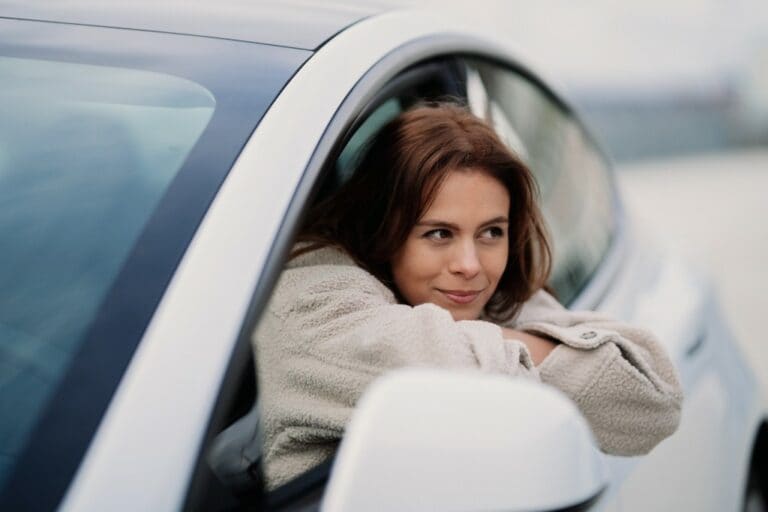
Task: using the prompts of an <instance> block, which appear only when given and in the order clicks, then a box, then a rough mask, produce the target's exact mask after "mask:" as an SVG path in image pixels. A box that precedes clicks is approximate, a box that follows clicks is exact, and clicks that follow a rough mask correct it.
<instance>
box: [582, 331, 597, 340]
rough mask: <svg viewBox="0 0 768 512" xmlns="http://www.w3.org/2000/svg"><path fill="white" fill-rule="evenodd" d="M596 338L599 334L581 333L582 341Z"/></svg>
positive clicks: (592, 332)
mask: <svg viewBox="0 0 768 512" xmlns="http://www.w3.org/2000/svg"><path fill="white" fill-rule="evenodd" d="M595 336H597V333H596V332H595V331H587V332H583V333H581V339H583V340H591V339H592V338H594V337H595Z"/></svg>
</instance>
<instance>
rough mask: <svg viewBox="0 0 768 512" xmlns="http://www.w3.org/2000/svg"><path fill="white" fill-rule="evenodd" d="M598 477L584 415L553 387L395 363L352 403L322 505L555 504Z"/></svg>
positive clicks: (597, 488)
mask: <svg viewBox="0 0 768 512" xmlns="http://www.w3.org/2000/svg"><path fill="white" fill-rule="evenodd" d="M606 482H607V476H606V471H605V466H604V463H603V458H602V456H601V454H600V453H599V452H598V450H597V448H596V445H595V443H594V439H593V437H592V433H591V431H590V429H589V427H588V426H587V423H586V421H585V420H584V418H583V416H582V415H581V414H580V413H579V411H578V410H577V409H576V407H575V405H574V404H573V403H572V402H571V401H570V400H569V399H568V398H566V397H565V396H564V395H562V394H561V393H560V392H558V391H557V390H555V389H554V388H551V387H549V386H546V385H543V384H540V383H537V382H533V381H528V380H525V379H510V378H507V377H503V376H493V375H485V374H480V373H455V372H448V371H439V370H426V369H423V370H422V369H418V370H416V369H411V370H399V371H395V372H392V373H390V374H388V375H386V376H384V377H383V378H381V379H379V380H377V381H376V382H375V383H374V384H373V385H372V386H371V387H370V388H369V390H368V391H367V392H366V393H365V394H364V396H363V397H362V399H361V400H360V402H359V404H358V407H357V409H356V410H355V413H354V414H353V417H352V419H351V421H350V424H349V427H348V429H347V432H346V434H345V436H344V439H343V441H342V443H341V446H340V449H339V452H338V455H337V457H336V461H335V462H334V466H333V470H332V472H331V478H330V482H329V484H328V487H327V488H326V494H325V497H324V500H323V510H326V511H334V512H336V511H341V512H343V511H354V510H446V511H448V510H455V511H459V510H560V509H564V508H567V507H573V506H576V505H580V504H585V503H589V502H591V501H593V500H594V499H596V498H597V496H599V495H600V494H601V492H602V490H603V489H604V488H605V487H606Z"/></svg>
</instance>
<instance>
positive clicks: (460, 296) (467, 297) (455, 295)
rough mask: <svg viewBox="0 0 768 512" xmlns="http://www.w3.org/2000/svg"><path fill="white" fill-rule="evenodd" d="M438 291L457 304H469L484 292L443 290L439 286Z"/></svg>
mask: <svg viewBox="0 0 768 512" xmlns="http://www.w3.org/2000/svg"><path fill="white" fill-rule="evenodd" d="M437 291H439V292H440V293H442V294H443V295H445V296H446V297H448V299H450V300H451V301H453V302H455V303H457V304H469V303H470V302H472V301H473V300H475V299H476V298H477V296H478V295H480V293H481V292H482V290H441V289H439V288H438V289H437Z"/></svg>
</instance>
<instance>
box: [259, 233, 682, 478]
mask: <svg viewBox="0 0 768 512" xmlns="http://www.w3.org/2000/svg"><path fill="white" fill-rule="evenodd" d="M506 326H507V327H512V328H514V329H518V330H522V331H527V332H531V333H534V334H543V335H546V336H549V337H551V338H554V339H555V340H557V341H559V342H560V343H559V345H558V346H557V347H556V348H555V349H554V350H553V351H552V352H551V353H550V354H549V355H548V356H547V357H546V359H545V360H544V361H542V363H541V364H540V365H539V366H538V367H535V366H534V365H533V362H532V360H531V357H530V355H529V353H528V350H527V348H526V347H525V345H524V344H523V343H521V342H519V341H516V340H510V339H504V338H503V336H502V330H501V328H500V327H499V326H498V325H496V324H494V323H491V322H488V321H484V320H471V321H467V320H464V321H454V320H453V318H452V317H451V315H450V313H449V312H448V311H447V310H445V309H443V308H440V307H439V306H436V305H434V304H422V305H419V306H416V307H411V306H408V305H404V304H399V303H398V302H397V299H396V298H395V296H394V294H393V293H392V292H391V290H390V289H389V288H387V287H386V286H385V285H384V284H382V283H381V282H380V281H378V280H377V279H376V278H375V277H374V276H372V275H371V274H369V273H368V272H366V271H365V270H363V269H361V268H360V267H358V266H356V265H355V263H354V262H353V261H352V259H351V258H349V256H348V255H346V254H345V253H343V252H341V251H339V250H336V249H334V248H330V247H325V248H322V249H318V250H315V251H312V252H310V253H307V254H303V255H301V256H299V257H296V258H294V259H293V260H291V261H290V262H289V264H288V265H287V266H286V268H285V269H284V271H283V273H282V274H281V277H280V279H279V282H278V284H277V286H276V289H275V291H274V293H273V295H272V298H271V301H270V303H269V305H268V306H267V308H266V311H265V312H264V315H263V317H262V319H261V321H260V323H259V326H258V328H257V330H256V332H255V333H254V335H253V345H254V349H255V357H256V361H257V364H258V369H259V371H258V375H259V383H258V386H259V405H260V408H261V415H262V427H263V428H264V437H265V439H264V441H265V443H264V444H265V451H264V458H263V463H264V466H263V467H264V468H265V476H266V481H267V487H268V488H269V489H273V488H275V487H277V486H279V485H281V484H283V483H285V482H287V481H289V480H290V479H292V478H294V477H296V476H298V475H299V474H301V473H303V472H305V471H307V470H309V469H311V468H312V467H314V466H316V465H318V464H320V463H321V462H323V461H325V460H326V459H328V458H329V457H331V456H332V455H333V454H334V452H335V450H336V448H337V446H338V443H339V441H340V439H341V437H342V435H343V433H344V428H345V426H346V424H347V421H348V419H349V417H350V415H351V413H352V409H353V408H354V406H355V404H356V403H357V400H358V399H359V398H360V395H361V394H362V393H363V391H364V390H365V389H366V387H367V386H368V385H369V384H370V383H371V382H372V381H373V380H374V379H375V378H376V377H378V376H380V375H381V374H383V373H384V372H386V371H387V370H391V369H394V368H403V367H413V366H421V367H438V368H457V369H458V368H461V369H469V368H474V369H477V370H478V371H481V372H488V373H495V374H503V375H508V376H509V377H510V378H517V377H521V378H530V379H536V380H541V381H543V382H545V383H547V384H550V385H552V386H555V387H556V388H558V389H560V390H561V391H563V392H564V393H565V394H566V395H567V396H568V397H570V398H571V399H572V400H573V401H574V402H575V403H576V405H577V406H578V407H579V409H580V411H581V412H582V413H583V414H584V416H585V417H586V419H587V421H588V422H589V424H590V426H591V428H592V430H593V432H594V434H595V437H596V439H597V441H598V444H599V446H600V448H601V449H602V450H603V451H604V452H606V453H610V454H614V455H639V454H644V453H647V452H648V451H650V450H651V449H652V448H653V447H654V446H656V444H658V443H659V442H660V441H661V440H662V439H664V438H666V437H667V436H669V435H670V434H672V433H673V432H674V431H675V429H676V428H677V425H678V423H679V419H680V408H681V403H682V391H681V388H680V384H679V382H678V379H677V376H676V373H675V369H674V367H673V365H672V363H671V362H670V360H669V358H668V356H667V355H666V354H665V352H664V350H663V349H662V347H661V346H660V344H659V343H658V341H657V340H656V339H655V338H654V336H653V335H652V334H651V333H650V332H648V331H647V330H645V329H641V328H638V327H632V326H629V325H626V324H622V323H620V322H616V321H612V320H610V319H608V318H606V317H605V316H603V315H600V314H598V313H594V312H574V311H569V310H567V309H565V308H564V307H563V306H561V305H560V304H559V303H558V302H557V301H556V300H555V299H554V298H553V297H552V296H550V295H549V294H547V293H546V292H545V291H539V292H537V293H536V294H535V295H534V296H533V297H532V298H531V299H530V300H529V301H528V302H526V303H525V304H524V305H523V307H522V309H521V310H520V312H519V313H518V315H517V316H516V318H514V319H513V320H512V321H510V322H508V323H507V324H506Z"/></svg>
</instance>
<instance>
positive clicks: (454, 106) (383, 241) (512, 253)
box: [291, 102, 552, 322]
mask: <svg viewBox="0 0 768 512" xmlns="http://www.w3.org/2000/svg"><path fill="white" fill-rule="evenodd" d="M355 167H356V169H355V172H354V174H353V175H352V177H351V178H350V179H349V181H347V182H346V183H345V184H344V185H343V186H342V187H340V188H339V189H338V190H337V191H336V192H335V193H334V194H332V195H331V196H330V197H328V198H326V199H325V200H322V201H320V202H319V203H317V204H316V205H315V206H314V207H313V208H311V210H310V211H309V212H308V215H307V221H306V222H305V224H304V226H303V228H302V230H301V231H300V233H299V236H298V241H300V242H310V243H309V244H308V245H305V246H303V247H302V248H301V249H299V250H298V251H294V253H293V254H292V255H291V256H292V257H295V256H297V255H299V254H303V253H305V252H309V251H311V250H314V249H316V248H318V247H321V246H325V245H333V246H336V247H338V248H340V249H342V250H344V251H345V252H347V253H348V254H349V255H350V256H351V257H352V258H353V259H354V260H355V261H356V262H357V264H358V265H360V266H361V267H362V268H364V269H365V270H367V271H368V272H370V273H371V274H373V275H374V276H375V277H376V278H378V279H379V280H380V281H382V282H383V283H384V284H386V285H387V286H388V287H389V288H390V289H392V291H393V292H394V293H395V294H396V295H397V296H398V297H399V298H400V299H401V300H402V297H401V296H400V294H399V292H398V290H397V288H396V287H395V285H394V281H393V279H392V274H391V270H390V262H391V261H392V259H393V257H394V255H395V254H396V253H397V252H398V251H399V250H400V249H401V248H402V246H403V245H404V243H405V241H406V239H407V237H408V235H409V233H410V232H411V230H412V229H413V227H414V226H415V225H416V224H417V223H418V221H419V219H420V218H421V216H422V215H423V214H424V212H426V210H427V209H428V208H429V206H430V204H431V203H432V201H433V199H434V197H435V194H436V192H437V190H438V188H439V187H440V185H441V183H442V181H443V180H444V179H445V177H446V176H447V175H448V173H449V172H451V171H455V170H462V169H473V170H478V169H479V170H482V171H483V172H486V173H488V174H489V175H490V176H492V177H494V178H496V179H497V180H498V181H499V182H501V183H502V184H503V185H504V186H505V187H506V189H507V191H508V192H509V196H510V211H509V257H508V261H507V267H506V269H505V270H504V273H503V274H502V277H501V279H500V281H499V284H498V286H497V288H496V292H495V293H494V295H493V296H492V297H491V299H490V300H489V302H488V304H486V307H485V313H486V315H488V317H489V318H490V319H492V320H494V321H498V322H503V321H506V320H509V319H510V318H512V317H513V316H514V315H515V314H516V313H517V312H518V310H519V308H520V306H521V305H522V303H523V302H525V301H526V300H528V299H529V298H530V297H531V295H533V293H535V292H536V291H537V290H539V289H540V288H542V287H544V286H545V284H546V281H547V279H548V278H549V273H550V269H551V260H552V256H551V250H550V246H549V242H548V240H547V235H546V228H545V225H544V221H543V218H542V215H541V212H540V210H539V206H538V203H537V199H538V189H537V186H536V181H535V179H534V177H533V175H532V174H531V172H530V170H529V169H528V167H526V165H525V164H524V163H523V162H522V161H521V160H520V159H519V158H518V157H517V156H516V155H515V154H514V153H513V152H512V151H510V150H509V148H507V146H506V145H505V144H504V143H503V142H502V141H501V140H500V139H499V137H498V136H497V135H496V132H495V131H494V130H493V128H491V127H490V126H489V125H488V124H487V123H486V122H485V121H483V120H481V119H479V118H478V117H476V116H474V115H473V114H472V113H471V112H470V111H469V110H468V109H467V108H466V107H465V106H463V105H460V104H458V103H454V102H439V103H429V104H422V105H419V106H417V107H415V108H412V109H410V110H407V111H406V112H404V113H402V114H400V115H399V116H397V117H396V118H395V119H393V120H392V121H390V122H389V123H388V124H386V125H385V126H384V127H383V128H382V129H381V131H379V132H378V133H377V134H376V135H375V136H374V137H373V138H372V139H371V140H370V141H369V142H368V144H367V145H366V148H365V149H364V150H363V152H362V157H361V158H360V159H359V161H358V163H357V165H356V166H355Z"/></svg>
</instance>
